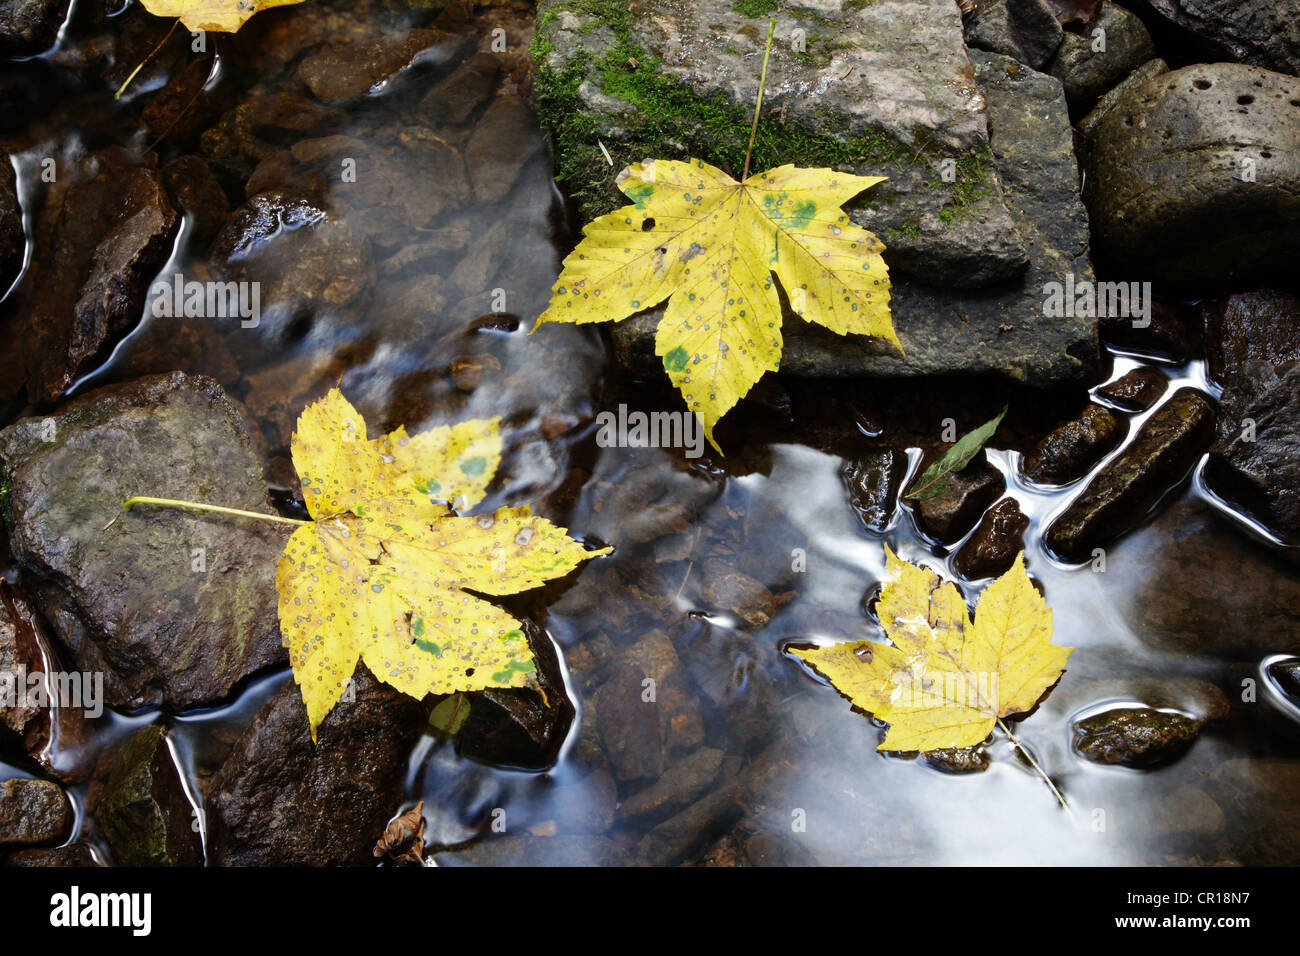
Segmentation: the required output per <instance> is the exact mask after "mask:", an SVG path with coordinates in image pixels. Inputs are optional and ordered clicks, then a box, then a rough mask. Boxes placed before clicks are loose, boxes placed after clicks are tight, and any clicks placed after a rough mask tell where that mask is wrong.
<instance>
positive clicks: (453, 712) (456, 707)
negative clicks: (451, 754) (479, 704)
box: [429, 694, 470, 737]
mask: <svg viewBox="0 0 1300 956" xmlns="http://www.w3.org/2000/svg"><path fill="white" fill-rule="evenodd" d="M469 707H470V702H469V696H468V695H467V694H452V695H451V696H450V697H448V698H446V699H445V700H443V701H441V702H440V703H439V704H438V706H437V707H435V708H433V710H432V711H431V712H430V713H429V726H431V727H432V728H433V729H434V732H435V733H437V734H438V736H440V737H455V736H456V734H458V733H460V728H461V727H463V726H465V721H466V720H467V719H468V718H469Z"/></svg>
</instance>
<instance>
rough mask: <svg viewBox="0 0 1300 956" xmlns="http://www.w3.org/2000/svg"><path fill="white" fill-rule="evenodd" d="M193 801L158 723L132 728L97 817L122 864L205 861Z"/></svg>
mask: <svg viewBox="0 0 1300 956" xmlns="http://www.w3.org/2000/svg"><path fill="white" fill-rule="evenodd" d="M196 819H197V816H196V814H195V809H194V806H193V805H192V804H191V803H190V800H189V797H188V796H186V794H185V788H184V785H183V784H182V783H181V777H180V771H179V770H178V769H177V767H176V763H175V761H173V760H172V755H171V751H170V749H169V748H168V746H167V732H166V730H164V729H163V728H162V727H161V726H160V725H158V724H153V725H151V726H149V727H145V728H144V729H143V730H138V731H136V732H135V733H134V734H132V735H131V736H130V737H129V738H127V740H126V741H125V743H123V744H122V745H121V749H120V750H119V751H118V753H117V757H116V759H115V760H114V761H113V769H112V772H111V773H110V774H109V777H108V782H107V784H105V786H104V790H103V792H102V793H101V794H100V795H99V798H98V801H97V803H96V806H95V823H96V825H97V826H98V828H99V831H100V832H101V833H103V835H104V839H105V840H106V841H107V842H108V846H109V849H110V850H111V851H112V854H113V862H115V863H117V864H118V865H119V866H201V865H202V864H203V841H202V840H201V838H200V836H199V830H198V827H196V826H195V821H196Z"/></svg>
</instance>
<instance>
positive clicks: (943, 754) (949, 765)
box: [921, 747, 989, 773]
mask: <svg viewBox="0 0 1300 956" xmlns="http://www.w3.org/2000/svg"><path fill="white" fill-rule="evenodd" d="M921 759H922V760H924V761H925V762H926V763H927V764H928V765H929V766H931V767H933V768H934V769H935V770H942V771H943V772H944V773H983V772H984V771H985V770H987V769H989V755H988V754H987V753H985V751H984V749H983V748H982V747H948V748H946V749H944V750H928V751H926V752H925V753H923V754H921Z"/></svg>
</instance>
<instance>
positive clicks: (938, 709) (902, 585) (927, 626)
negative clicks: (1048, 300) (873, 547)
mask: <svg viewBox="0 0 1300 956" xmlns="http://www.w3.org/2000/svg"><path fill="white" fill-rule="evenodd" d="M885 551H886V556H887V557H886V569H885V582H884V585H883V588H882V590H881V594H880V600H879V602H878V603H877V605H876V610H877V613H878V615H879V617H880V623H881V625H882V626H883V627H884V629H885V634H886V635H887V636H888V637H889V640H890V642H891V643H890V644H878V643H874V642H872V641H861V642H858V643H841V644H832V645H830V646H828V647H814V648H802V649H794V650H793V651H792V653H794V654H795V655H796V656H797V657H799V658H801V659H803V660H805V661H807V662H808V663H809V664H810V665H812V666H813V667H814V668H815V669H816V670H817V671H818V672H820V673H821V674H822V675H823V676H825V677H826V679H827V680H829V681H830V682H831V684H832V685H833V686H834V687H835V689H836V690H838V691H839V692H840V693H841V694H843V695H844V696H845V697H848V698H849V700H851V701H852V702H853V703H854V704H855V705H856V706H858V707H860V708H861V709H862V710H864V711H866V712H868V713H870V714H872V715H873V716H875V717H877V718H879V719H880V720H883V721H885V722H887V723H888V724H889V732H888V733H887V734H886V735H885V739H884V741H882V742H881V744H880V746H879V748H877V749H879V750H919V751H926V750H941V749H945V748H949V747H971V746H974V745H975V744H978V743H980V742H981V741H982V740H984V738H985V737H987V736H988V735H989V732H990V731H992V729H993V726H994V724H996V723H997V721H998V719H999V718H1001V717H1009V716H1011V715H1012V714H1019V713H1024V712H1026V711H1029V710H1032V709H1033V707H1034V705H1035V704H1036V703H1038V699H1039V698H1040V697H1042V696H1043V694H1044V693H1045V692H1046V691H1047V689H1048V688H1049V687H1051V686H1052V685H1053V684H1054V683H1056V681H1057V679H1058V678H1059V677H1060V676H1061V673H1062V671H1063V670H1064V669H1065V662H1066V660H1067V659H1068V658H1069V656H1070V652H1071V651H1073V650H1074V648H1072V647H1061V646H1060V645H1056V644H1053V643H1052V642H1051V641H1052V612H1051V610H1050V609H1049V608H1048V607H1047V604H1046V602H1045V601H1044V600H1043V597H1042V595H1041V594H1039V593H1038V591H1037V590H1036V589H1035V588H1034V586H1033V583H1032V582H1031V581H1030V580H1029V575H1028V574H1026V573H1025V565H1024V555H1023V554H1021V555H1018V556H1017V557H1016V562H1015V564H1014V565H1012V567H1011V569H1010V570H1008V571H1007V572H1006V574H1004V575H1002V576H1001V577H1000V578H998V579H997V580H996V581H994V582H993V583H992V584H990V585H989V586H988V587H987V588H985V590H984V593H983V594H981V595H980V599H979V603H978V604H977V605H976V608H975V620H974V622H973V623H972V621H971V619H970V617H969V615H968V614H967V611H966V602H965V600H963V598H962V596H961V593H960V592H959V591H958V590H957V588H956V587H955V586H954V585H953V584H952V583H951V582H941V581H940V580H939V577H938V575H936V574H935V573H934V572H933V571H930V570H929V569H927V568H919V567H917V566H916V565H914V564H909V563H908V562H906V561H903V560H901V559H900V558H899V557H898V556H897V555H895V554H894V552H893V551H891V550H889V549H888V548H886V549H885Z"/></svg>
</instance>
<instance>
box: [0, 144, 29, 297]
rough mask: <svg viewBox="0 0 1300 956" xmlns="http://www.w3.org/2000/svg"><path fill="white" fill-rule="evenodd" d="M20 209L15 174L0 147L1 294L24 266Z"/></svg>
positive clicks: (5, 153)
mask: <svg viewBox="0 0 1300 956" xmlns="http://www.w3.org/2000/svg"><path fill="white" fill-rule="evenodd" d="M26 244H27V240H26V237H25V236H24V235H23V209H22V204H21V203H19V202H18V175H17V173H15V172H14V168H13V165H12V164H11V163H10V162H9V154H8V153H7V152H3V151H0V295H4V293H5V292H7V291H8V289H9V286H11V285H12V284H13V281H14V280H15V279H17V278H18V273H19V271H20V270H21V269H22V267H23V249H24V248H25V246H26Z"/></svg>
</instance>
